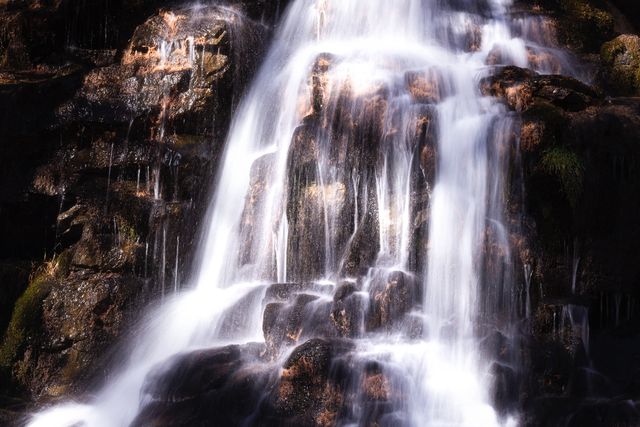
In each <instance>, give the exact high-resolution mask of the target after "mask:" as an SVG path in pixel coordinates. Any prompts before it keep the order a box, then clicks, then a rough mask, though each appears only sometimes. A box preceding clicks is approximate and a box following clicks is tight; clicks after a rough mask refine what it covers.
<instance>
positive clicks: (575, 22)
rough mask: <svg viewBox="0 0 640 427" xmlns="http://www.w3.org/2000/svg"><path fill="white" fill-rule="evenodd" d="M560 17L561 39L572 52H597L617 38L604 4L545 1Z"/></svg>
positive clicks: (571, 0)
mask: <svg viewBox="0 0 640 427" xmlns="http://www.w3.org/2000/svg"><path fill="white" fill-rule="evenodd" d="M540 3H543V4H545V6H548V7H550V8H551V9H554V10H556V11H557V12H558V14H559V25H558V26H557V29H558V39H559V41H560V42H561V43H562V44H564V45H566V46H568V47H569V48H570V49H573V50H577V51H583V52H595V51H597V50H598V49H599V48H600V45H601V44H602V43H603V42H605V41H606V40H609V39H611V37H612V36H613V34H614V24H615V22H614V18H613V16H612V15H611V13H610V12H609V11H608V10H607V6H606V4H605V3H604V2H598V1H589V0H544V1H541V2H540Z"/></svg>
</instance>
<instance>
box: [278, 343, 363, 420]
mask: <svg viewBox="0 0 640 427" xmlns="http://www.w3.org/2000/svg"><path fill="white" fill-rule="evenodd" d="M349 349H350V346H349V345H348V344H346V343H344V342H341V341H325V340H321V339H312V340H309V341H307V342H306V343H304V344H302V345H301V346H299V347H297V348H296V349H295V350H294V351H293V353H292V354H291V356H289V358H288V359H287V361H286V362H285V364H284V366H283V370H282V373H281V376H280V379H279V381H278V384H277V386H276V388H275V389H274V392H273V394H272V395H271V397H270V405H271V408H272V409H271V410H272V411H273V414H274V415H272V417H274V418H275V419H278V420H279V421H278V422H279V423H281V424H280V425H282V423H284V424H287V425H293V424H297V425H322V426H329V425H334V424H335V422H336V421H337V417H338V414H339V411H340V408H341V407H342V404H343V403H344V396H343V389H342V388H341V386H340V384H339V382H335V381H334V378H335V379H338V378H337V377H334V376H333V375H332V366H333V362H332V361H333V360H335V359H336V358H337V357H338V356H339V355H341V354H344V353H345V352H347V351H348V350H349ZM276 417H277V418H276ZM269 418H271V417H269V416H267V417H266V420H269ZM267 424H268V425H271V424H269V421H267Z"/></svg>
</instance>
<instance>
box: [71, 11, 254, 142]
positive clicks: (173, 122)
mask: <svg viewBox="0 0 640 427" xmlns="http://www.w3.org/2000/svg"><path fill="white" fill-rule="evenodd" d="M232 34H233V37H244V38H245V40H243V42H242V43H238V46H243V45H245V43H246V45H254V46H258V45H259V44H257V43H256V41H257V40H259V37H260V35H261V33H260V31H259V29H258V27H255V26H252V24H251V23H250V21H248V20H246V19H243V18H242V16H241V15H238V14H236V13H233V12H232V11H229V10H227V9H223V8H218V7H214V6H208V7H204V8H183V9H180V8H178V9H172V10H166V11H162V12H161V13H160V14H158V15H155V16H152V17H151V18H149V19H148V20H147V21H146V22H145V23H144V24H142V25H141V26H139V27H138V28H137V29H136V31H135V32H134V34H133V37H132V39H131V42H130V44H129V46H128V47H127V49H126V50H125V52H124V54H123V56H122V59H121V61H120V63H119V64H115V65H112V66H109V67H103V68H98V69H96V70H94V71H92V72H90V73H89V74H88V75H87V76H86V77H85V79H84V85H83V88H82V90H81V91H80V92H79V93H78V94H77V96H76V99H75V100H74V101H73V102H72V103H71V104H68V105H65V106H63V107H62V108H61V109H60V114H61V115H62V116H63V117H65V118H67V119H68V118H75V119H76V120H77V119H81V120H92V121H101V122H105V121H106V122H113V121H115V122H122V123H127V122H129V121H130V120H131V119H132V118H135V117H139V116H144V115H148V114H151V115H153V116H155V117H156V119H155V120H156V122H157V126H158V129H157V132H156V134H155V135H151V137H152V138H157V139H162V138H163V137H164V134H165V133H166V134H169V133H173V132H177V133H200V134H202V133H203V132H205V133H208V134H212V133H213V132H214V131H215V132H220V130H221V129H220V128H216V129H213V128H211V125H212V123H211V117H215V118H216V121H218V123H217V124H215V123H214V126H224V125H225V124H226V123H225V120H226V119H228V115H229V111H228V110H227V111H223V110H221V109H220V107H219V105H221V104H220V102H219V100H221V99H222V98H223V97H226V96H229V95H230V94H231V93H232V91H233V85H234V84H235V81H234V80H233V78H231V77H230V76H229V74H230V73H229V70H230V68H231V67H237V68H236V70H234V71H238V70H240V69H241V67H245V68H244V69H251V67H252V64H253V58H254V56H252V55H251V54H249V53H248V52H239V51H237V50H235V51H234V50H233V49H234V48H233V47H232V45H231V44H232V42H231V37H232ZM234 55H238V56H237V58H236V57H234ZM240 64H242V66H241V65H240ZM238 81H240V80H238ZM237 89H238V88H236V90H237ZM225 108H231V105H225Z"/></svg>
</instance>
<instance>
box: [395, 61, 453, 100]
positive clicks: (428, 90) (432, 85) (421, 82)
mask: <svg viewBox="0 0 640 427" xmlns="http://www.w3.org/2000/svg"><path fill="white" fill-rule="evenodd" d="M405 81H406V83H407V86H408V88H409V92H410V93H411V95H412V96H413V98H414V99H415V100H416V101H417V102H420V103H424V104H433V103H437V102H439V101H440V100H441V99H442V97H443V96H446V95H447V94H446V88H445V83H444V81H443V79H442V76H441V74H440V72H439V71H438V70H437V69H430V70H428V71H426V72H422V73H418V72H410V73H407V74H406V75H405Z"/></svg>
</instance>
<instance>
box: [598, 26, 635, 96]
mask: <svg viewBox="0 0 640 427" xmlns="http://www.w3.org/2000/svg"><path fill="white" fill-rule="evenodd" d="M600 57H601V58H602V63H603V65H604V67H605V70H604V79H605V85H606V86H608V87H609V89H611V90H612V91H613V92H614V93H616V94H618V95H640V37H638V36H636V35H631V34H623V35H621V36H618V37H616V38H615V39H613V40H611V41H610V42H607V43H605V44H603V45H602V49H601V50H600Z"/></svg>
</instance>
